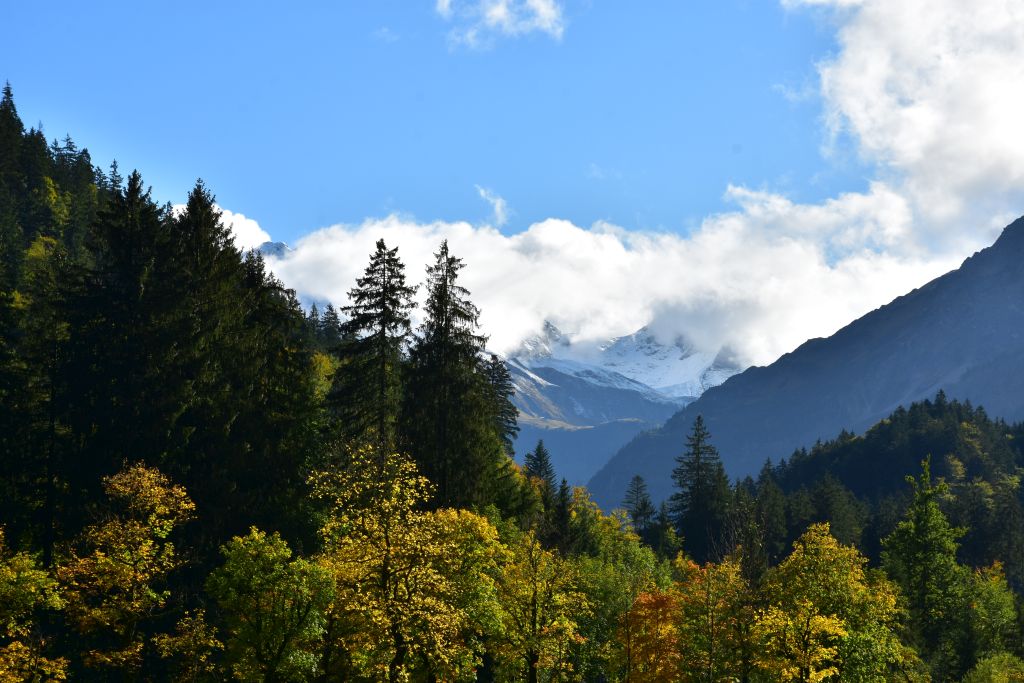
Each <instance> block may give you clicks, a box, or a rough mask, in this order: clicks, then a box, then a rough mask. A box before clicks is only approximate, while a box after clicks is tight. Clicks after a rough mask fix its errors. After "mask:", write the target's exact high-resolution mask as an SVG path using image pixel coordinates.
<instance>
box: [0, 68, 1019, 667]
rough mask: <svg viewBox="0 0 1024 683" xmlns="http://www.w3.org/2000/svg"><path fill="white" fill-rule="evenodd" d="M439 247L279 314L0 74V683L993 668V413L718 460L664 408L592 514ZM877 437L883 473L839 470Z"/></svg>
mask: <svg viewBox="0 0 1024 683" xmlns="http://www.w3.org/2000/svg"><path fill="white" fill-rule="evenodd" d="M464 267H465V264H464V263H463V262H462V260H461V259H459V258H458V257H456V256H454V255H453V254H451V253H450V250H449V247H448V245H447V243H442V244H440V245H439V247H438V251H437V252H436V253H435V255H434V259H433V261H432V262H431V263H430V264H428V265H427V267H426V272H425V278H424V281H423V283H422V285H420V286H422V287H423V288H424V290H423V295H424V296H423V297H422V299H423V301H424V303H423V306H422V309H421V310H420V312H419V315H418V318H419V319H420V320H422V323H421V324H420V325H418V326H417V327H416V329H413V324H412V313H413V311H414V306H415V303H414V301H415V298H416V297H415V295H416V292H417V287H416V286H415V285H414V284H413V283H410V282H408V281H407V278H406V273H405V265H404V264H403V263H402V261H401V259H400V257H399V254H398V250H397V248H396V247H394V246H391V247H389V246H388V245H386V244H385V243H384V241H383V240H381V241H378V242H377V244H376V246H375V250H374V251H373V253H372V254H370V257H369V262H368V264H367V266H366V268H365V270H364V273H363V275H362V276H361V277H359V278H358V279H357V280H356V282H355V283H354V285H353V287H352V289H351V290H350V291H349V293H348V297H347V302H345V304H344V305H342V306H340V307H339V308H337V309H336V308H334V306H333V305H328V306H326V307H325V308H324V309H323V310H322V311H321V310H320V309H318V308H317V307H316V306H313V307H311V308H310V309H309V310H308V311H306V310H304V309H303V307H302V306H301V305H300V303H299V301H298V300H297V298H296V296H295V294H294V292H292V291H290V290H288V289H287V288H285V287H284V286H283V284H282V283H281V282H280V281H278V280H277V279H276V278H275V277H274V276H273V274H271V273H270V272H268V271H267V269H266V267H265V265H264V263H263V260H262V258H261V256H260V255H259V253H258V252H245V253H243V252H241V251H239V250H238V249H237V248H236V247H235V246H234V244H233V241H232V237H231V233H230V230H229V228H228V227H227V226H226V225H225V224H224V223H223V221H222V220H221V216H220V214H219V212H218V210H217V208H216V204H215V201H214V196H213V194H212V192H211V191H210V190H209V189H208V188H207V187H206V186H205V185H204V184H203V183H202V182H201V181H200V182H198V183H197V184H196V186H195V187H194V189H193V190H192V192H191V193H190V194H189V197H188V200H187V202H186V204H185V205H184V207H182V208H179V209H175V208H173V207H171V206H170V205H166V204H164V205H161V204H159V203H158V202H157V201H155V200H154V199H153V198H152V196H151V192H150V191H149V190H148V189H147V188H146V186H145V184H144V182H143V180H142V177H141V175H140V174H139V173H138V172H133V173H131V174H129V175H128V177H127V178H124V177H122V176H121V174H120V172H119V169H118V167H117V165H116V164H112V165H111V167H110V168H109V170H107V171H106V172H104V171H102V170H100V169H99V168H97V167H96V166H94V165H93V163H92V160H91V158H90V156H89V153H88V151H87V150H85V149H79V148H78V147H77V146H76V145H75V143H74V142H73V141H72V140H71V139H70V138H69V137H68V138H65V139H64V140H63V141H61V142H57V141H54V142H52V143H48V142H47V141H46V138H45V136H44V135H43V133H42V131H41V130H37V129H28V130H26V129H25V127H24V126H23V124H22V122H21V120H20V118H19V116H18V114H17V110H16V107H15V105H14V101H13V96H12V93H11V89H10V86H9V85H8V86H7V87H6V88H5V89H4V90H3V95H2V98H0V278H2V285H0V525H2V534H0V680H5V681H7V680H10V681H59V680H67V679H72V680H109V681H136V680H143V681H144V680H177V681H201V680H240V681H350V680H351V681H361V680H365V681H379V680H387V681H454V680H494V681H522V680H525V681H530V682H534V681H556V680H557V681H563V680H564V681H569V680H587V681H603V680H628V681H675V680H681V681H719V680H745V681H790V680H795V681H812V680H813V681H820V680H896V679H899V680H928V679H929V677H931V679H933V680H956V679H959V678H960V677H961V676H964V675H966V676H968V677H973V678H970V680H976V681H982V680H1001V679H998V678H993V676H997V675H1003V674H1004V673H1005V672H1007V671H1011V670H1014V667H1017V670H1019V668H1020V664H1019V660H1017V659H1016V656H1017V655H1019V654H1020V643H1019V630H1018V627H1017V621H1018V619H1017V607H1018V598H1017V595H1016V593H1015V592H1014V590H1013V587H1016V586H1018V585H1019V584H1018V582H1019V580H1020V577H1021V567H1022V563H1021V560H1020V554H1015V553H1016V552H1017V551H1016V549H1017V548H1018V547H1024V546H1018V544H1017V543H1018V542H1017V540H1014V539H1012V538H1010V537H1012V536H1013V534H1007V538H1006V539H1003V540H1000V539H999V538H997V536H998V531H997V529H998V520H1000V519H1003V520H1005V519H1007V517H1006V515H1009V514H1017V513H1018V512H1019V500H1018V498H1019V497H1018V494H1017V486H1016V483H1015V481H1016V480H1015V477H1017V463H1019V462H1020V459H1019V455H1020V453H1019V448H1018V447H1017V445H1016V442H1014V441H1013V439H1014V438H1019V436H1020V435H1021V434H1020V432H1021V430H1020V428H1018V427H1008V426H1006V425H1005V424H1003V423H1000V422H993V421H990V420H988V419H987V417H986V416H984V414H983V412H979V411H978V410H976V409H973V408H971V407H969V406H964V405H961V404H958V403H956V402H946V401H945V400H944V399H943V400H942V401H941V406H939V405H938V404H939V401H938V400H937V401H936V402H934V403H932V402H927V403H926V404H925V405H924V406H923V407H921V406H913V407H911V408H910V409H909V410H908V411H904V412H903V413H902V414H901V413H898V414H896V415H894V416H893V418H892V419H891V420H890V421H889V422H888V423H887V424H883V425H880V426H879V427H877V428H876V429H875V430H872V431H871V432H869V434H868V435H866V436H865V437H853V436H852V435H843V436H842V437H840V439H839V440H837V441H836V442H829V443H826V444H819V446H817V447H816V448H815V449H812V451H810V452H807V453H802V452H801V453H797V454H794V456H793V457H792V458H790V459H789V461H788V462H786V463H780V464H779V465H776V466H766V468H765V470H764V471H763V472H762V475H761V477H760V478H759V479H758V480H757V481H753V480H747V481H741V482H730V481H729V480H728V478H727V477H726V476H725V474H724V470H723V469H722V466H721V462H720V458H719V456H718V454H717V452H716V451H715V449H714V446H713V444H712V439H711V435H710V434H708V433H707V430H706V429H705V428H704V425H703V424H702V423H700V422H698V424H697V425H695V428H694V431H693V433H692V434H691V436H690V439H689V440H688V443H687V444H685V445H681V450H685V452H684V453H683V454H682V455H681V456H680V461H679V467H678V468H677V470H676V472H675V473H674V479H675V481H676V483H677V494H676V495H675V496H673V498H672V499H671V500H670V501H667V502H666V503H665V504H663V505H661V506H655V505H654V503H653V502H652V501H651V500H650V498H649V496H647V495H646V490H645V486H644V483H643V481H642V480H639V479H635V480H634V481H633V482H631V484H630V486H629V490H628V492H627V496H626V500H625V505H624V507H625V511H622V510H620V511H615V512H612V513H611V514H606V513H605V512H603V511H601V510H600V509H598V507H597V506H596V505H595V504H594V503H593V502H592V501H591V500H590V498H589V496H588V494H587V492H586V491H585V489H582V488H575V489H574V488H570V487H569V486H568V485H567V484H566V482H565V481H564V480H559V479H558V478H557V473H556V472H555V471H554V470H553V468H552V467H551V461H550V454H549V453H548V452H547V449H546V447H545V446H544V444H543V443H542V442H541V443H538V444H536V446H535V447H534V448H533V449H532V450H530V451H529V452H528V453H525V454H523V455H524V457H523V463H522V465H518V464H517V463H516V462H515V461H514V459H513V455H514V446H515V438H516V433H517V427H516V411H515V408H514V406H513V404H512V402H511V398H512V395H513V391H514V387H513V385H512V381H511V377H510V375H509V373H508V370H507V368H506V367H505V365H504V363H503V362H502V361H501V359H500V358H498V357H496V356H493V355H491V354H488V353H486V352H485V351H484V349H485V343H486V339H485V338H484V337H483V336H482V334H481V333H480V331H479V327H478V324H477V321H478V317H479V311H478V309H477V308H476V307H475V306H474V305H473V303H472V301H471V299H470V292H468V291H467V290H466V289H465V288H464V287H463V286H462V285H461V284H460V282H459V274H460V272H461V271H462V269H463V268H464ZM951 421H952V422H951ZM894 424H898V425H903V427H900V429H895V428H893V427H891V425H894ZM922 425H923V426H922ZM935 425H941V427H936V426H935ZM887 430H888V431H887ZM901 430H902V431H901ZM915 430H916V431H915ZM936 431H939V432H941V438H940V437H936V436H935V433H936ZM951 434H952V435H954V436H955V438H954V442H955V443H954V446H955V447H954V448H951V449H949V450H942V449H941V448H940V446H942V447H944V446H943V444H946V443H947V441H948V439H949V438H953V437H951V436H950V435H951ZM929 439H931V441H929ZM943 439H946V441H943ZM862 441H863V442H865V443H869V444H870V446H863V445H862V444H861V445H858V444H860V442H862ZM923 444H928V445H929V446H930V447H929V449H927V450H922V448H921V447H922V445H923ZM936 444H938V445H936ZM931 446H935V447H931ZM684 447H685V448H684ZM886 447H888V448H889V451H885V450H884V449H885V448H886ZM865 449H867V454H866V453H865ZM897 451H898V452H899V457H900V458H903V459H902V460H899V463H901V464H899V465H893V468H894V471H893V473H892V476H888V477H887V478H886V481H887V482H888V483H887V484H885V485H882V484H872V483H871V482H867V483H866V484H865V483H864V482H861V481H859V480H856V479H855V478H853V477H854V475H853V474H850V473H853V472H856V467H854V466H853V464H852V463H853V462H854V461H855V460H856V458H870V457H872V456H871V454H872V453H875V452H888V453H889V454H890V455H891V453H893V452H897ZM926 452H931V453H935V454H936V457H937V458H938V457H939V455H938V454H941V455H942V456H943V460H942V462H941V463H938V461H936V465H935V467H936V469H938V470H939V471H941V478H940V480H937V481H933V479H932V477H931V469H930V467H932V465H930V464H927V463H926V464H925V465H924V467H923V468H922V467H921V466H920V464H919V463H920V457H921V455H923V454H924V453H926ZM911 453H914V455H913V456H912V458H911V456H910V454H911ZM947 453H948V454H949V455H947ZM905 455H906V457H904V456H905ZM908 458H911V459H910V460H908ZM882 460H884V461H885V462H890V461H892V457H887V458H882ZM822 463H825V464H824V465H822ZM908 463H909V464H908ZM819 467H824V471H823V472H822V471H819V470H818V469H816V468H819ZM908 472H915V473H917V476H916V477H915V478H914V479H913V484H912V485H907V484H906V483H903V485H902V486H900V482H902V479H901V477H902V476H903V475H904V474H906V473H908ZM893 481H895V482H897V483H896V484H893V483H892V482H893ZM862 486H867V488H858V487H862ZM872 486H874V487H875V488H871V487H872ZM1014 505H1016V506H1017V507H1014ZM950 519H952V520H953V521H952V522H951V521H950ZM968 527H970V530H968ZM873 539H874V540H873ZM1000 672H1002V673H1000ZM985 676H988V677H987V678H986V677H985Z"/></svg>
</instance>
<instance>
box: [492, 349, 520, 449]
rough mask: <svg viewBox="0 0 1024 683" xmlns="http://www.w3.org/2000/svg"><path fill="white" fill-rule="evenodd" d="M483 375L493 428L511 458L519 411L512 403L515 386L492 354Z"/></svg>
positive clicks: (507, 372)
mask: <svg viewBox="0 0 1024 683" xmlns="http://www.w3.org/2000/svg"><path fill="white" fill-rule="evenodd" d="M484 373H485V374H486V375H487V381H488V382H489V383H490V400H491V403H492V406H491V412H492V413H493V415H494V426H495V429H496V430H497V431H498V434H499V436H500V437H501V442H502V443H503V444H505V453H506V454H507V455H508V456H509V457H512V455H513V453H514V452H515V450H514V444H515V441H516V435H518V434H519V424H518V416H519V411H518V410H517V409H516V407H515V405H514V404H513V403H512V397H513V396H514V395H515V392H516V389H515V385H514V384H513V383H512V375H511V373H509V371H508V366H507V365H505V361H503V360H502V359H500V358H498V357H497V356H496V355H494V354H493V353H492V354H491V358H490V360H488V361H486V362H485V364H484Z"/></svg>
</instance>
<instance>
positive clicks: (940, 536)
mask: <svg viewBox="0 0 1024 683" xmlns="http://www.w3.org/2000/svg"><path fill="white" fill-rule="evenodd" d="M907 481H908V482H909V483H910V484H911V486H912V487H913V496H914V497H913V500H912V501H911V503H910V507H909V508H908V509H907V512H906V515H905V516H904V518H903V520H902V521H901V522H900V523H899V524H897V525H896V529H895V530H894V531H893V532H892V534H890V535H889V536H888V537H887V538H886V539H885V541H884V550H883V552H882V567H883V568H884V569H885V572H886V573H887V574H888V575H889V577H890V578H891V579H892V580H893V581H894V582H895V583H896V584H897V585H899V587H900V593H901V594H902V595H903V596H904V597H905V598H906V601H907V611H908V621H909V635H910V637H911V644H912V645H913V646H914V647H915V648H916V649H917V650H918V652H920V653H921V655H922V656H923V657H924V659H925V661H927V662H928V663H929V664H930V665H931V667H932V672H933V674H934V676H935V678H936V680H947V679H948V678H951V677H956V678H959V676H958V675H957V674H960V673H963V669H964V668H965V666H964V665H965V662H963V661H962V660H961V658H962V656H963V649H964V648H963V641H964V639H965V638H966V635H967V633H966V632H967V630H968V629H967V624H965V623H964V619H965V618H966V617H967V614H966V612H967V611H968V602H969V596H968V595H966V594H965V590H966V588H967V582H968V579H969V576H970V574H969V570H968V569H967V568H966V567H963V566H962V565H960V564H959V563H958V562H957V558H956V553H957V548H958V539H959V538H960V537H961V536H963V534H964V530H963V529H958V528H955V527H953V526H952V525H951V524H950V523H949V520H947V519H946V516H945V515H944V514H943V513H942V510H940V509H939V499H940V498H941V497H942V496H943V495H945V494H946V493H947V490H948V489H947V487H946V485H945V483H943V482H940V483H939V484H932V479H931V464H930V461H929V460H928V459H926V460H924V461H923V462H922V463H921V475H920V477H918V478H914V477H907ZM966 664H969V662H968V663H966Z"/></svg>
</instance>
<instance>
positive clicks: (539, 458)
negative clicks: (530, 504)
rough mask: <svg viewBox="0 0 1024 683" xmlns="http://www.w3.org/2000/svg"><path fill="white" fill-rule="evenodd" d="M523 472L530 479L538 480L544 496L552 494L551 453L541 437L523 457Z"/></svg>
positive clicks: (553, 485) (553, 483)
mask: <svg viewBox="0 0 1024 683" xmlns="http://www.w3.org/2000/svg"><path fill="white" fill-rule="evenodd" d="M523 472H524V473H525V474H526V476H528V477H530V478H531V479H537V480H539V481H540V483H541V486H542V487H543V488H544V491H545V497H550V496H553V495H554V493H555V481H556V479H555V468H554V466H553V465H552V464H551V454H550V453H549V452H548V449H547V448H546V447H545V446H544V440H543V439H541V440H539V441H538V442H537V446H536V447H535V448H534V449H533V450H532V451H530V452H528V453H527V454H526V456H525V458H524V459H523Z"/></svg>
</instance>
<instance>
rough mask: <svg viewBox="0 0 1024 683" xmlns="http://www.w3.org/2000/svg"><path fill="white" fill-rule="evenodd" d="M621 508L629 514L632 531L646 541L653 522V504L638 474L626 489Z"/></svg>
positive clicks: (645, 484) (645, 483)
mask: <svg viewBox="0 0 1024 683" xmlns="http://www.w3.org/2000/svg"><path fill="white" fill-rule="evenodd" d="M622 507H623V509H625V511H626V512H627V513H628V514H629V518H630V520H632V522H633V529H634V530H635V531H636V533H637V534H638V535H639V536H640V538H644V539H646V536H647V532H648V530H649V528H650V526H651V524H652V523H653V522H654V515H655V512H656V511H655V509H654V503H652V502H651V496H650V494H649V493H647V482H645V481H644V478H643V477H641V476H640V475H639V474H637V475H636V476H634V477H633V478H632V479H631V480H630V482H629V487H628V488H627V489H626V497H625V498H624V499H623V501H622Z"/></svg>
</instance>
